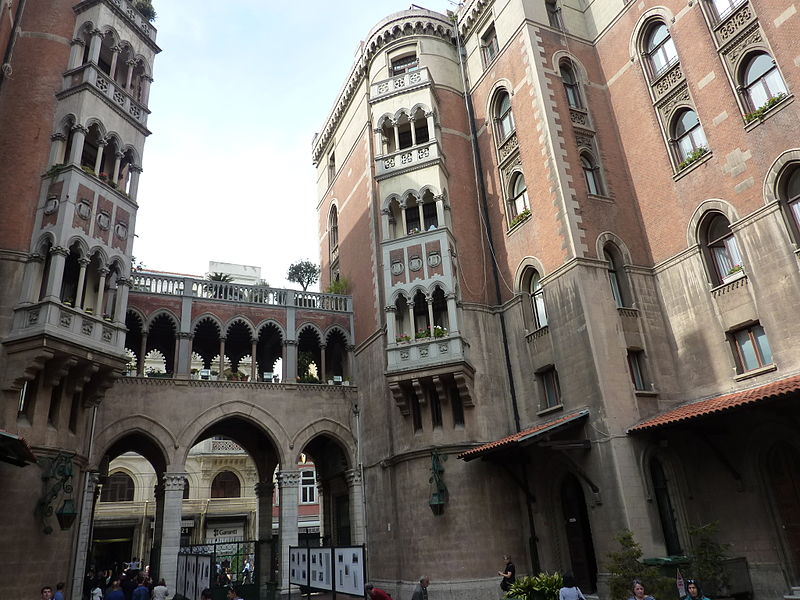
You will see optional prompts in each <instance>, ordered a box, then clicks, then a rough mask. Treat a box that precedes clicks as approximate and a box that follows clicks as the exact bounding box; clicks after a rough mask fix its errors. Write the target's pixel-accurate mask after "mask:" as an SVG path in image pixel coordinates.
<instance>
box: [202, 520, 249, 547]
mask: <svg viewBox="0 0 800 600" xmlns="http://www.w3.org/2000/svg"><path fill="white" fill-rule="evenodd" d="M242 541H244V525H242V524H241V523H223V524H221V525H210V526H209V527H208V528H206V544H219V543H220V542H242Z"/></svg>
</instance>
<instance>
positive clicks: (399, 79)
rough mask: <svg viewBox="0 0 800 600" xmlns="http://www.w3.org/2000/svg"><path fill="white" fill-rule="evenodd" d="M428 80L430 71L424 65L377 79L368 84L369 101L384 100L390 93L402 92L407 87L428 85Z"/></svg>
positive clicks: (429, 79) (406, 89) (413, 87)
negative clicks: (375, 81)
mask: <svg viewBox="0 0 800 600" xmlns="http://www.w3.org/2000/svg"><path fill="white" fill-rule="evenodd" d="M430 81H431V75H430V72H429V71H428V69H427V68H425V67H423V68H421V69H417V70H416V71H409V72H408V73H403V74H402V75H397V76H396V77H392V78H391V79H384V80H383V81H378V82H377V83H373V84H372V85H371V86H370V90H369V94H370V102H377V101H379V100H384V99H385V98H387V97H389V96H391V95H394V94H399V93H404V92H407V91H408V90H409V89H415V88H417V87H422V86H425V85H428V84H429V83H430Z"/></svg>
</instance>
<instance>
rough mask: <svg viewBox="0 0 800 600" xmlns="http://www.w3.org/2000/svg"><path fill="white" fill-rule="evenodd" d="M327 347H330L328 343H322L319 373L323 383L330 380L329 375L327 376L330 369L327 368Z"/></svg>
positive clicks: (320, 346)
mask: <svg viewBox="0 0 800 600" xmlns="http://www.w3.org/2000/svg"><path fill="white" fill-rule="evenodd" d="M327 349H328V345H327V344H320V345H319V362H320V365H319V373H318V375H319V380H320V382H321V383H326V382H327V381H328V377H327V371H328V369H327V368H326V365H325V362H326V361H325V351H326V350H327Z"/></svg>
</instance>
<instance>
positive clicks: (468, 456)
mask: <svg viewBox="0 0 800 600" xmlns="http://www.w3.org/2000/svg"><path fill="white" fill-rule="evenodd" d="M588 415H589V410H588V409H583V410H579V411H578V412H574V413H570V414H568V415H563V416H561V417H559V418H557V419H553V420H551V421H545V422H544V423H538V424H537V425H534V426H533V427H530V428H528V429H525V430H523V431H520V432H518V433H512V434H511V435H507V436H506V437H504V438H500V439H499V440H495V441H493V442H487V443H486V444H482V445H481V446H476V447H475V448H470V449H469V450H467V451H465V452H462V453H461V454H459V455H458V458H462V459H464V460H472V459H473V458H478V456H480V455H482V454H485V453H487V452H489V451H492V450H499V449H501V448H503V447H505V446H511V445H512V444H517V443H519V442H522V441H525V440H527V439H529V438H531V437H538V436H540V435H544V434H545V433H548V432H550V431H552V430H554V429H557V428H558V427H560V426H561V425H566V424H568V423H570V422H572V421H576V420H578V419H581V418H583V417H587V416H588Z"/></svg>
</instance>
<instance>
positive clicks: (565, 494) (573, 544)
mask: <svg viewBox="0 0 800 600" xmlns="http://www.w3.org/2000/svg"><path fill="white" fill-rule="evenodd" d="M561 506H562V509H563V511H564V529H565V531H566V533H567V544H568V546H569V557H570V567H571V569H572V574H573V575H574V576H575V581H576V582H577V583H578V587H580V588H581V591H583V592H584V593H587V592H594V591H595V590H596V589H597V560H596V559H595V555H594V543H593V542H592V529H591V527H590V526H589V514H588V513H587V511H586V499H585V498H584V496H583V489H582V488H581V484H580V482H579V481H578V479H577V478H576V477H575V476H574V475H572V474H570V475H567V477H566V478H565V479H564V483H563V484H561Z"/></svg>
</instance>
